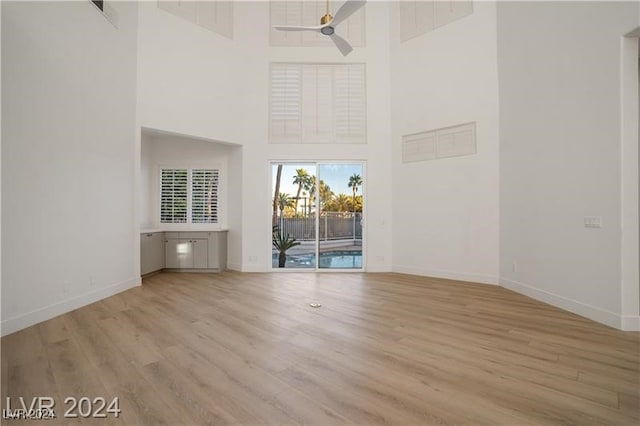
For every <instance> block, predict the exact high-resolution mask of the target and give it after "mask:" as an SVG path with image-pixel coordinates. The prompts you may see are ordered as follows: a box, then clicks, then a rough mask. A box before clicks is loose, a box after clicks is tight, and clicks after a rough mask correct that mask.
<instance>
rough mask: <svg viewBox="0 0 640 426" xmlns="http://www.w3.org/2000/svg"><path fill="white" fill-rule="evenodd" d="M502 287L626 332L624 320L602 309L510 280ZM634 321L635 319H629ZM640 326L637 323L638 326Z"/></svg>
mask: <svg viewBox="0 0 640 426" xmlns="http://www.w3.org/2000/svg"><path fill="white" fill-rule="evenodd" d="M500 285H502V286H503V287H504V288H507V289H509V290H513V291H515V292H516V293H520V294H524V295H525V296H529V297H531V298H533V299H536V300H539V301H541V302H545V303H548V304H550V305H553V306H555V307H557V308H560V309H564V310H566V311H569V312H573V313H574V314H577V315H580V316H582V317H585V318H589V319H591V320H593V321H596V322H599V323H601V324H605V325H608V326H609V327H613V328H617V329H619V330H624V328H622V327H623V318H622V317H621V316H620V315H618V314H615V313H613V312H609V311H606V310H604V309H600V308H598V307H596V306H591V305H588V304H586V303H582V302H579V301H577V300H573V299H569V298H567V297H564V296H559V295H557V294H553V293H549V292H547V291H544V290H540V289H537V288H535V287H532V286H530V285H527V284H524V283H521V282H518V281H513V280H509V279H506V278H501V279H500ZM629 318H630V319H633V317H629ZM637 325H640V324H638V323H637V322H636V326H637ZM628 326H633V321H629V324H628Z"/></svg>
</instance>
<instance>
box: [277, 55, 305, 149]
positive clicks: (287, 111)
mask: <svg viewBox="0 0 640 426" xmlns="http://www.w3.org/2000/svg"><path fill="white" fill-rule="evenodd" d="M301 72H302V67H301V65H299V64H272V65H271V120H270V121H271V123H270V124H271V128H270V131H271V138H270V139H271V140H273V141H277V142H285V143H286V142H299V141H300V136H301V134H302V133H301V115H302V114H301V113H302V107H301V105H300V96H301V85H302V76H301Z"/></svg>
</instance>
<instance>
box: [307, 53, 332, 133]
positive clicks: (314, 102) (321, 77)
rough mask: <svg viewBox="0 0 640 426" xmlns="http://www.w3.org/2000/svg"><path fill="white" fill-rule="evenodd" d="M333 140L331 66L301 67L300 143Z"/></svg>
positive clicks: (308, 65)
mask: <svg viewBox="0 0 640 426" xmlns="http://www.w3.org/2000/svg"><path fill="white" fill-rule="evenodd" d="M332 140H333V65H317V64H304V65H303V66H302V141H303V142H305V143H322V142H325V143H326V142H332Z"/></svg>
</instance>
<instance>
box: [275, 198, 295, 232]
mask: <svg viewBox="0 0 640 426" xmlns="http://www.w3.org/2000/svg"><path fill="white" fill-rule="evenodd" d="M275 203H277V205H278V209H279V210H280V228H282V227H283V226H284V209H285V208H287V207H291V205H292V204H293V200H291V197H289V194H284V193H282V192H281V193H279V194H278V198H276V201H275ZM275 226H277V225H275Z"/></svg>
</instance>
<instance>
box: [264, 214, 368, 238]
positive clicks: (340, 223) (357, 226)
mask: <svg viewBox="0 0 640 426" xmlns="http://www.w3.org/2000/svg"><path fill="white" fill-rule="evenodd" d="M273 224H274V225H278V226H279V227H280V231H281V232H282V234H283V235H286V234H290V235H291V236H292V237H294V238H295V239H296V240H298V241H315V239H316V218H315V216H309V217H274V218H273ZM319 236H320V241H331V240H345V239H351V240H362V213H352V212H323V213H320V222H319Z"/></svg>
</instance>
